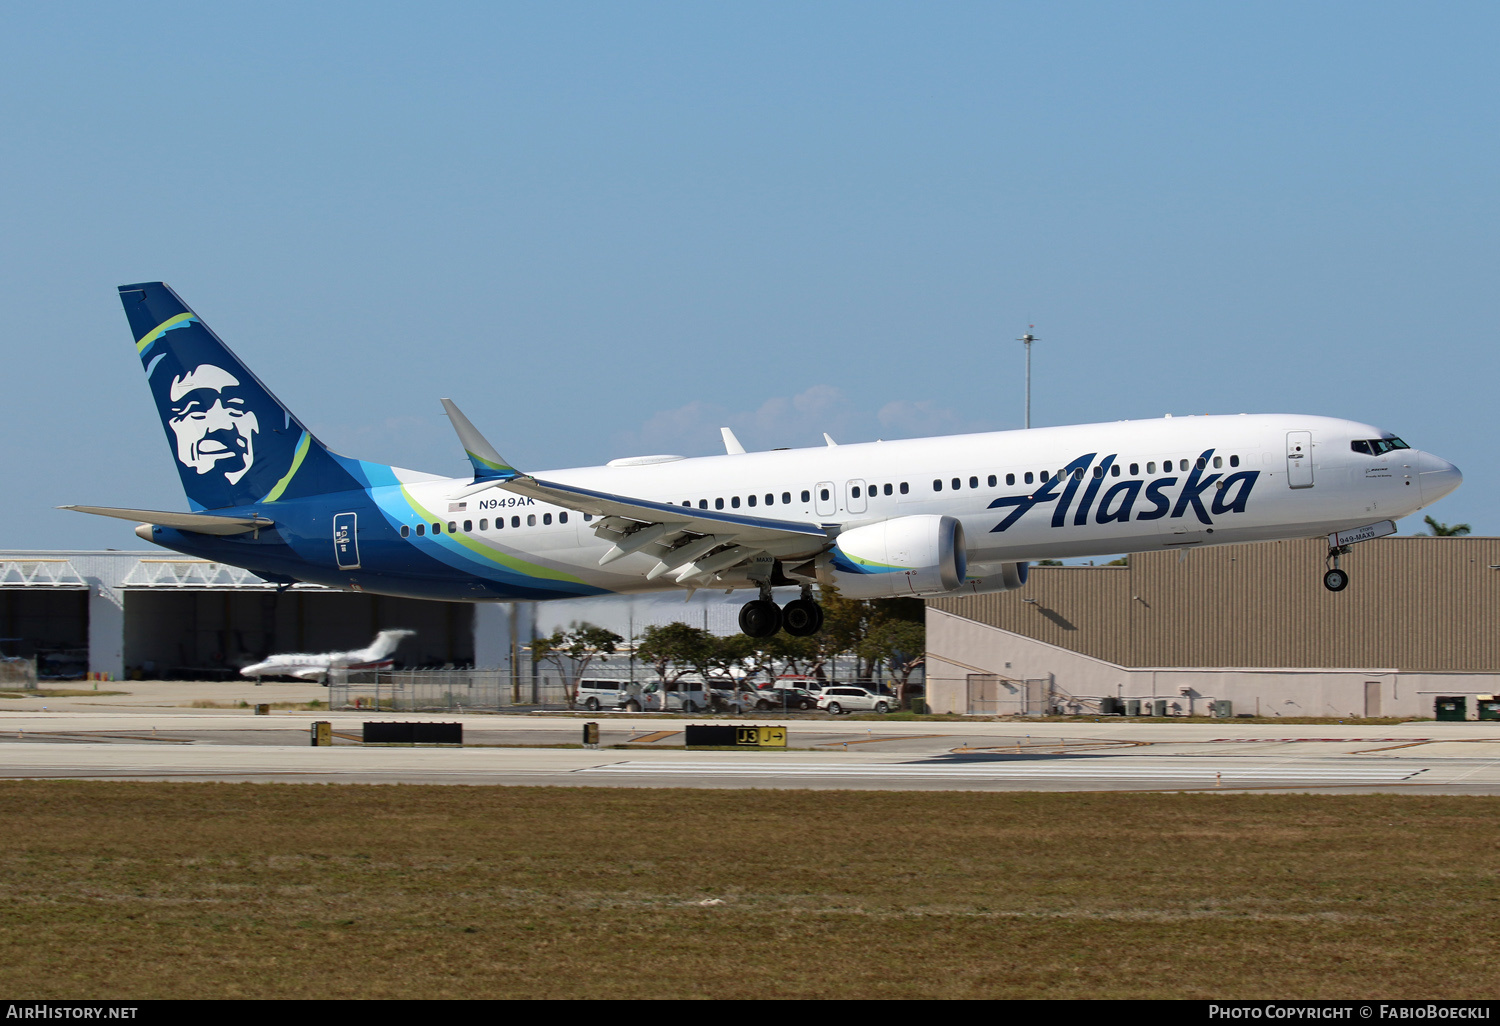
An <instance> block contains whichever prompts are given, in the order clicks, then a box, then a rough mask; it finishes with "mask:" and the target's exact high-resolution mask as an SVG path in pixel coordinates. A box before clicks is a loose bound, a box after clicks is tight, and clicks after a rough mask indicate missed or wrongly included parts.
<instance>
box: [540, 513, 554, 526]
mask: <svg viewBox="0 0 1500 1026" xmlns="http://www.w3.org/2000/svg"><path fill="white" fill-rule="evenodd" d="M542 523H544V524H550V523H552V514H551V513H543V514H542Z"/></svg>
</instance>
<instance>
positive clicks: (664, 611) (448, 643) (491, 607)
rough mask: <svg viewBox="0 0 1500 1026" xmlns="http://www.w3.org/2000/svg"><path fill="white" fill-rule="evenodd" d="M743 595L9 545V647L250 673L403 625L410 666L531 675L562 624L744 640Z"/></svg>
mask: <svg viewBox="0 0 1500 1026" xmlns="http://www.w3.org/2000/svg"><path fill="white" fill-rule="evenodd" d="M743 601H744V599H743V596H742V595H741V596H736V597H734V598H731V599H726V598H725V596H724V595H723V594H722V593H720V592H702V591H700V592H698V593H697V594H695V595H693V596H691V601H688V602H685V601H684V593H683V592H681V591H674V592H661V593H653V594H647V595H635V596H628V597H617V596H604V597H599V598H583V599H569V600H561V601H554V602H543V603H535V602H481V603H471V602H434V601H425V600H420V599H404V598H392V597H389V596H382V595H371V594H368V593H357V592H352V591H341V590H338V589H333V588H324V587H321V586H319V585H310V584H298V585H294V586H293V587H292V588H290V589H287V590H284V591H281V590H278V589H277V587H276V586H275V585H273V584H271V583H269V582H267V581H265V580H262V579H261V578H259V577H257V576H255V575H254V574H252V573H250V572H249V571H248V570H242V569H240V568H239V567H234V566H230V565H228V564H226V563H212V562H208V561H206V560H202V559H196V558H193V557H189V556H181V555H176V554H174V553H172V552H170V551H167V550H162V549H156V550H150V551H145V552H128V551H117V550H113V549H106V550H94V551H19V550H0V653H3V654H7V655H18V656H23V657H27V658H36V659H37V661H38V671H39V672H40V673H41V674H42V675H44V676H46V675H54V676H67V675H76V676H82V675H83V674H84V672H85V671H87V672H91V673H95V674H100V675H108V676H109V677H112V678H114V679H117V680H119V679H126V678H131V677H136V678H141V677H144V678H150V679H158V678H159V679H176V680H218V679H228V678H233V679H238V672H237V667H239V666H244V665H247V664H249V663H251V662H254V661H256V660H258V659H260V658H263V657H264V656H266V655H269V654H271V653H273V652H332V651H345V650H349V649H355V648H363V647H364V646H366V645H368V644H369V643H370V640H371V639H372V638H373V637H374V636H375V634H376V632H377V631H380V630H384V629H386V628H392V627H394V628H406V629H409V630H414V631H416V634H415V635H414V636H413V637H411V638H408V639H406V640H405V641H403V642H402V644H401V647H400V648H399V649H398V650H397V652H396V660H397V663H398V665H400V666H404V667H407V668H420V667H470V666H473V667H482V668H486V669H500V670H502V671H504V672H505V673H506V674H507V675H514V676H516V677H518V678H520V679H521V680H528V679H530V678H531V677H532V675H533V673H534V670H535V668H534V666H533V664H532V661H531V659H530V657H529V655H528V654H527V653H526V652H525V651H523V649H524V648H525V646H527V645H529V644H530V643H531V639H532V638H533V637H536V636H538V635H547V634H550V633H551V632H552V631H553V630H554V629H555V628H557V627H559V626H562V627H566V626H568V625H569V624H571V623H573V622H574V621H586V622H590V623H596V624H600V625H602V626H606V627H609V628H611V629H612V630H615V631H616V632H618V633H620V634H621V635H626V634H627V633H630V632H635V633H639V632H640V631H641V630H642V629H644V628H645V627H646V626H647V625H650V624H668V623H671V622H673V621H674V620H684V621H687V622H690V623H692V624H694V625H701V626H703V627H704V628H706V629H709V630H712V631H714V632H715V633H718V634H733V633H734V632H735V631H737V630H738V627H737V626H736V622H737V617H738V614H739V608H740V605H741V604H742V603H743ZM610 665H611V667H613V666H614V662H613V661H611V664H610ZM542 672H543V673H545V671H542Z"/></svg>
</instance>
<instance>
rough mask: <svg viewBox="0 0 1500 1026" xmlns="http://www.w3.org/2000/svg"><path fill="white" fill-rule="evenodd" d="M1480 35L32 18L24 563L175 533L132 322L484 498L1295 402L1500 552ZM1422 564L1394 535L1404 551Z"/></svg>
mask: <svg viewBox="0 0 1500 1026" xmlns="http://www.w3.org/2000/svg"><path fill="white" fill-rule="evenodd" d="M1496 38H1500V8H1497V7H1496V6H1495V5H1493V4H1477V3H1475V4H1464V3H1447V4H1442V5H1419V4H1415V3H1410V4H1388V3H1377V2H1362V3H1316V4H1307V3H1256V4H1203V3H1182V4H1177V3H1130V4H1124V3H1121V4H1093V3H1047V4H1042V3H1029V4H1006V3H984V4H965V3H940V4H938V3H925V4H897V3H869V2H865V3H847V4H846V3H804V4H776V3H767V2H756V3H752V4H732V3H716V4H699V3H684V4H670V3H667V4H663V3H630V4H623V3H620V4H597V3H545V4H543V3H537V4H507V3H485V4H438V5H428V4H421V5H419V4H388V3H360V4H332V3H326V4H316V5H304V4H276V3H259V4H254V5H228V4H218V5H203V4H160V3H149V2H148V3H137V4H131V5H128V6H124V7H122V6H120V5H105V4H55V5H54V4H49V5H39V4H16V5H10V6H8V8H7V26H6V31H5V33H4V34H3V36H0V103H3V106H4V109H5V110H6V112H7V118H6V127H5V132H4V137H3V138H4V142H3V148H0V153H3V165H0V167H3V176H4V181H5V183H6V202H5V203H4V205H3V206H0V240H3V241H0V262H3V265H4V266H3V271H4V274H5V279H6V280H8V281H9V282H10V286H9V294H10V296H11V301H12V306H11V315H10V316H9V318H8V319H7V323H6V332H7V334H8V335H9V336H10V337H9V338H8V339H7V340H6V344H5V349H4V353H5V368H6V371H7V373H6V375H5V378H6V383H7V385H8V386H9V387H8V388H6V393H5V394H6V403H5V414H4V416H5V418H6V420H5V423H6V438H7V441H8V443H9V444H7V445H6V446H5V447H4V451H3V455H0V470H3V472H4V475H5V480H6V482H7V484H8V487H7V488H6V490H5V493H4V496H3V498H0V525H3V528H4V530H3V532H0V547H5V548H15V547H20V548H27V547H32V548H92V547H118V548H133V547H137V546H138V545H139V543H138V542H137V540H136V539H135V538H134V537H133V536H132V535H131V534H130V529H129V525H122V524H119V523H114V522H109V521H103V520H98V519H96V518H89V517H83V516H80V515H78V514H72V513H65V512H56V511H54V510H53V509H52V507H54V506H56V505H60V504H63V503H94V504H100V505H119V506H142V507H148V508H164V509H182V508H185V501H184V499H183V497H182V494H181V490H180V488H179V486H178V483H177V480H176V473H175V471H174V469H173V463H172V460H171V457H170V455H169V452H168V448H167V445H166V441H165V438H164V437H163V433H162V429H161V425H160V422H159V421H158V420H157V418H156V416H155V414H154V412H153V410H152V409H151V406H150V399H149V395H148V393H147V390H146V387H145V384H144V382H143V380H142V376H141V373H140V368H139V364H138V362H137V361H136V359H135V357H134V355H133V347H132V346H131V345H130V337H129V332H128V330H127V328H126V325H125V320H124V317H123V315H122V314H121V312H120V307H119V304H118V300H117V299H116V295H115V286H116V285H118V284H121V283H125V282H134V281H145V280H158V279H159V280H165V281H167V282H169V283H171V284H172V285H173V286H174V287H175V288H176V289H177V290H178V291H179V292H181V293H182V295H183V297H184V298H185V299H186V300H187V301H188V302H189V303H190V304H192V305H193V307H194V308H195V309H196V310H197V312H198V313H199V314H200V315H202V316H203V318H204V319H205V320H206V321H207V322H208V323H209V324H210V325H212V326H213V327H214V328H215V330H216V331H218V333H219V334H220V335H221V336H223V337H224V338H225V340H226V341H228V342H229V344H230V345H231V346H232V347H234V348H235V349H236V351H237V352H239V353H240V355H241V356H242V357H243V358H244V359H245V360H246V362H247V363H248V364H249V365H250V366H252V367H253V368H255V370H256V372H257V373H258V374H259V375H260V377H261V378H262V379H263V380H265V381H266V383H267V384H268V385H270V387H271V388H272V389H273V390H275V391H276V392H277V393H278V395H280V397H281V398H282V399H283V400H284V401H286V402H287V404H288V405H290V406H291V407H292V408H293V409H294V410H296V411H297V412H298V414H299V415H300V416H301V417H302V419H303V420H305V421H306V422H307V423H308V425H309V426H310V427H312V428H313V430H314V431H315V432H317V433H318V434H319V435H320V436H321V437H322V438H323V439H324V440H325V441H326V442H328V443H329V444H330V445H332V446H333V447H335V448H336V449H339V450H340V451H344V452H347V453H349V454H350V455H357V456H361V457H363V458H366V459H373V460H380V461H383V462H391V463H396V464H399V465H404V466H411V467H414V468H417V469H422V470H428V471H433V472H438V473H452V474H460V473H464V472H466V471H465V468H466V464H465V463H464V461H463V458H462V452H461V450H460V449H459V447H458V445H457V442H456V441H455V439H454V438H453V436H452V434H451V431H450V429H449V427H448V425H447V421H446V419H445V418H444V417H443V415H442V411H441V407H440V406H439V404H438V399H439V397H442V396H451V397H452V398H453V399H454V400H455V401H457V402H458V403H459V405H460V406H461V407H463V408H464V410H465V412H466V413H468V415H469V416H470V418H471V419H472V420H473V421H474V422H475V423H476V424H477V425H478V426H479V427H480V429H481V430H482V431H484V432H485V433H486V434H487V435H488V436H489V437H490V439H491V440H492V441H493V442H494V443H495V445H496V446H497V448H499V450H500V451H501V453H503V454H504V455H505V456H506V457H507V458H508V459H510V460H511V461H512V462H514V463H516V464H518V465H520V466H522V467H526V468H532V469H544V468H556V467H564V466H577V465H588V464H595V463H600V462H603V461H605V460H608V459H612V458H615V457H618V456H627V455H636V454H641V453H646V452H678V453H683V454H687V455H698V454H707V453H711V452H714V451H720V449H719V445H720V443H719V436H718V430H717V429H718V427H719V426H720V425H721V424H729V425H731V426H733V427H734V428H735V429H736V430H737V431H738V432H739V434H740V438H741V440H742V441H743V442H744V443H745V444H746V446H747V447H749V448H769V447H772V446H782V445H812V444H818V443H819V442H820V441H821V432H822V431H825V430H826V431H829V432H831V433H832V434H833V435H834V437H835V438H837V439H839V440H841V441H858V440H865V439H870V438H876V437H886V438H895V437H905V436H914V435H922V434H934V433H946V432H952V431H962V430H977V429H999V428H1009V427H1019V426H1020V425H1021V422H1022V417H1023V396H1024V391H1023V368H1024V361H1023V355H1022V347H1021V346H1020V345H1019V344H1018V343H1016V342H1014V341H1013V339H1014V338H1015V337H1016V336H1018V335H1020V334H1021V333H1022V332H1023V331H1025V329H1026V326H1027V325H1028V324H1030V323H1035V324H1036V333H1037V334H1038V335H1039V336H1040V337H1041V338H1042V340H1043V341H1042V342H1041V343H1039V344H1038V346H1037V351H1036V355H1035V385H1034V390H1035V413H1034V421H1035V422H1036V423H1037V424H1061V423H1077V422H1086V421H1111V420H1118V419H1123V418H1131V417H1156V416H1160V415H1161V414H1163V413H1167V412H1171V413H1174V414H1178V415H1181V414H1192V413H1239V412H1306V413H1324V414H1330V415H1336V416H1347V417H1353V418H1357V419H1360V420H1366V421H1370V422H1373V423H1376V424H1379V425H1381V426H1383V427H1386V428H1389V429H1390V430H1393V431H1395V432H1397V433H1398V434H1400V435H1402V436H1403V437H1405V438H1406V439H1407V440H1408V441H1409V442H1411V443H1412V444H1413V445H1416V446H1419V447H1422V448H1427V449H1430V450H1432V451H1434V452H1437V453H1439V454H1441V455H1443V456H1446V457H1448V458H1450V459H1452V460H1454V461H1455V462H1456V463H1458V464H1459V466H1460V467H1461V468H1462V469H1463V470H1464V472H1465V475H1466V481H1465V484H1464V486H1463V487H1462V488H1461V489H1460V490H1459V491H1458V492H1456V493H1454V495H1452V496H1450V497H1449V498H1447V499H1445V500H1443V502H1442V503H1440V504H1439V505H1437V506H1435V507H1434V508H1433V509H1432V511H1431V512H1432V513H1433V514H1434V515H1435V516H1436V517H1437V518H1438V519H1439V520H1443V521H1448V522H1468V523H1471V524H1472V525H1473V527H1474V530H1475V533H1479V534H1493V533H1500V521H1497V520H1496V517H1495V516H1494V514H1493V512H1492V511H1493V510H1494V509H1495V508H1496V505H1497V502H1500V494H1497V490H1500V486H1497V477H1496V473H1495V471H1496V462H1497V461H1496V456H1495V455H1494V446H1493V445H1492V444H1491V441H1492V439H1491V436H1490V434H1489V431H1488V427H1489V426H1490V422H1491V421H1492V420H1493V416H1492V414H1491V407H1490V404H1489V398H1490V393H1491V392H1492V390H1493V389H1494V386H1495V371H1496V369H1497V368H1496V362H1497V361H1496V357H1495V355H1494V354H1495V343H1496V327H1497V320H1500V318H1497V314H1500V290H1497V288H1496V282H1497V281H1500V260H1497V239H1500V231H1497V229H1500V224H1497V220H1500V218H1497V213H1500V203H1497V196H1500V191H1497V189H1500V173H1497V172H1500V133H1497V131H1496V128H1497V125H1496V120H1497V114H1496V111H1497V109H1500V105H1497V102H1496V101H1497V89H1496V86H1497V84H1500V70H1497V69H1500V62H1497V61H1496V60H1495V59H1494V40H1495V39H1496ZM1417 526H1420V525H1418V524H1414V523H1412V522H1406V523H1404V524H1403V533H1410V531H1411V530H1413V529H1414V528H1415V527H1417Z"/></svg>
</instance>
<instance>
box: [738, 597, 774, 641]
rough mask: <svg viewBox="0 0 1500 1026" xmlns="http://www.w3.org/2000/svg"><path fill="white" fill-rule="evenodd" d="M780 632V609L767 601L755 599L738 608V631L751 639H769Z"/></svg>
mask: <svg viewBox="0 0 1500 1026" xmlns="http://www.w3.org/2000/svg"><path fill="white" fill-rule="evenodd" d="M779 630H781V607H780V606H778V605H777V604H776V603H774V602H772V601H770V600H768V599H756V600H755V601H754V602H746V603H745V604H744V605H743V606H741V607H740V631H741V632H743V633H744V634H747V635H749V636H750V637H752V638H769V637H770V636H771V635H773V634H775V633H776V632H777V631H779Z"/></svg>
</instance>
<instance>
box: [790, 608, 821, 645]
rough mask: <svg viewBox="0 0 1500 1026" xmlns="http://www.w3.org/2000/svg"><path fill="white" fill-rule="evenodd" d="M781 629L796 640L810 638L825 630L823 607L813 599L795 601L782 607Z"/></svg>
mask: <svg viewBox="0 0 1500 1026" xmlns="http://www.w3.org/2000/svg"><path fill="white" fill-rule="evenodd" d="M781 629H782V630H784V631H786V632H787V633H788V634H790V635H791V636H792V637H794V638H810V637H812V636H813V635H814V634H816V633H818V631H820V630H822V629H823V607H822V606H820V605H818V604H817V603H816V602H814V601H812V600H811V599H794V600H792V601H791V602H788V603H787V604H786V605H784V606H782V607H781Z"/></svg>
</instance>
